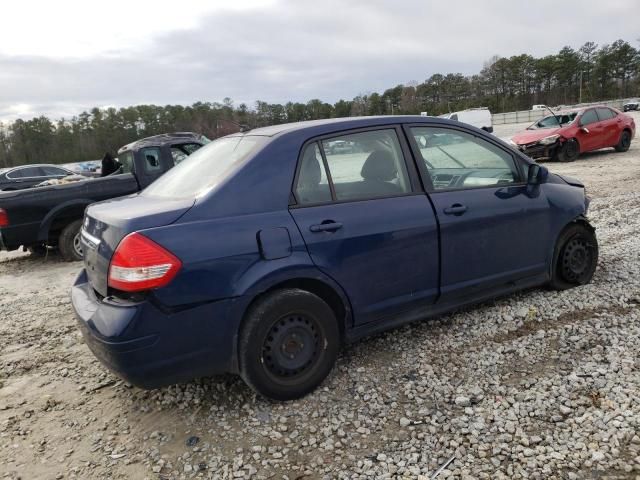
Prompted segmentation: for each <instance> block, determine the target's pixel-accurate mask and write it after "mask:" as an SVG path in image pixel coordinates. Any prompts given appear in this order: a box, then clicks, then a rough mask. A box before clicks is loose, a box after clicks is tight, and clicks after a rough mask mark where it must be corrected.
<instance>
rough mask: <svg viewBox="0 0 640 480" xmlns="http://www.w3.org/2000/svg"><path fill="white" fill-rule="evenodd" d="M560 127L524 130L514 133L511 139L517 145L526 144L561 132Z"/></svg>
mask: <svg viewBox="0 0 640 480" xmlns="http://www.w3.org/2000/svg"><path fill="white" fill-rule="evenodd" d="M562 130H563V129H562V128H536V129H535V130H524V131H523V132H519V133H516V134H515V135H514V136H513V137H511V140H512V141H513V142H514V143H516V144H517V145H528V144H529V143H534V142H538V141H540V140H542V139H543V138H544V137H548V136H549V135H555V134H557V133H562Z"/></svg>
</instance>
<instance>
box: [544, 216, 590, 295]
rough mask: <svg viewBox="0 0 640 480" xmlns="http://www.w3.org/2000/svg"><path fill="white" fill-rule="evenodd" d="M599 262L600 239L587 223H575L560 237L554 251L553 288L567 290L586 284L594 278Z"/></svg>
mask: <svg viewBox="0 0 640 480" xmlns="http://www.w3.org/2000/svg"><path fill="white" fill-rule="evenodd" d="M597 263H598V240H597V239H596V235H595V233H594V231H593V230H592V229H591V228H590V227H588V226H587V225H584V224H581V223H575V224H572V225H570V226H569V227H567V228H566V229H565V230H564V231H563V232H562V233H561V234H560V237H559V238H558V242H557V244H556V250H555V253H554V262H553V272H552V275H551V283H550V286H551V288H554V289H556V290H566V289H568V288H572V287H575V286H578V285H586V284H587V283H589V282H590V281H591V279H592V278H593V274H594V273H595V271H596V265H597Z"/></svg>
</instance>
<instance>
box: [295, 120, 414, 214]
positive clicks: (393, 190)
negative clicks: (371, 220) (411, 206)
mask: <svg viewBox="0 0 640 480" xmlns="http://www.w3.org/2000/svg"><path fill="white" fill-rule="evenodd" d="M320 144H321V150H317V148H318V147H317V144H315V143H314V144H311V145H309V146H308V147H307V149H306V150H305V152H304V153H303V161H302V163H301V168H300V173H299V177H298V183H297V187H296V189H297V191H298V192H299V191H301V189H309V188H314V189H318V188H320V189H322V190H323V192H324V193H323V194H322V195H323V197H322V198H323V200H317V201H309V200H308V199H305V198H304V197H302V196H300V195H298V201H299V202H300V203H301V204H309V203H317V202H319V201H329V200H334V201H348V200H364V199H372V198H380V197H390V196H397V195H402V194H406V193H409V192H410V191H411V186H410V183H409V177H408V175H407V168H406V165H405V160H404V156H403V155H402V149H401V148H400V142H399V141H398V136H397V134H396V131H395V130H393V129H389V130H374V131H370V132H362V133H353V134H349V135H343V136H339V137H334V138H330V139H327V140H322V141H321V142H320ZM309 150H312V151H313V152H315V156H316V158H317V155H318V154H320V155H322V153H324V160H326V164H325V165H321V167H325V168H328V173H327V174H326V177H327V179H328V183H329V185H330V186H329V188H330V192H331V193H332V195H331V198H329V197H327V195H326V188H325V187H324V186H323V185H322V183H321V182H322V178H323V176H322V172H321V175H320V177H318V175H317V169H315V173H314V174H313V175H315V176H312V173H313V170H312V169H305V170H303V169H302V166H303V165H305V164H306V162H305V159H307V158H312V157H313V156H314V154H311V153H308V151H309ZM321 170H322V168H321ZM318 178H320V180H318ZM314 198H315V197H314Z"/></svg>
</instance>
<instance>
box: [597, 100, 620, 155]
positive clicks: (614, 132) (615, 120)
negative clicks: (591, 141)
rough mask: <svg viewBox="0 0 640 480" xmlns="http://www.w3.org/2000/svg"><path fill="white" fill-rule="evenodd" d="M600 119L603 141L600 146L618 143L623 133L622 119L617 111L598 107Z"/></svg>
mask: <svg viewBox="0 0 640 480" xmlns="http://www.w3.org/2000/svg"><path fill="white" fill-rule="evenodd" d="M596 113H597V114H598V119H599V120H600V123H601V124H602V132H603V141H602V146H601V147H600V148H605V147H611V146H613V145H616V144H617V143H618V141H619V140H620V134H621V133H622V120H621V119H620V118H619V117H618V115H617V114H616V112H614V111H613V110H611V109H610V108H607V107H598V108H596Z"/></svg>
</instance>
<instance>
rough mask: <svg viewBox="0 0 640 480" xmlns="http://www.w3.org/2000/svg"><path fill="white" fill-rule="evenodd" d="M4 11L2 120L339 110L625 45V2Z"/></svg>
mask: <svg viewBox="0 0 640 480" xmlns="http://www.w3.org/2000/svg"><path fill="white" fill-rule="evenodd" d="M161 5H163V2H159V1H156V2H152V1H149V2H146V1H145V2H142V1H136V0H109V1H107V2H99V3H98V2H92V1H86V0H81V1H80V0H78V1H75V0H59V1H55V2H53V1H47V2H45V1H34V0H20V1H8V2H7V1H5V2H2V27H1V28H0V121H10V120H13V119H15V118H25V119H27V118H31V117H33V116H36V115H40V114H45V115H48V116H50V117H52V118H60V117H62V116H65V117H71V116H73V115H77V114H78V113H80V112H81V111H82V110H85V109H88V108H91V107H93V106H100V107H105V106H116V107H120V106H128V105H134V104H141V103H155V104H159V105H166V104H191V103H193V102H195V101H199V100H200V101H211V102H213V101H221V100H222V99H223V98H224V97H230V98H232V99H233V100H234V102H235V104H236V105H237V104H239V103H241V102H246V103H247V104H249V105H250V106H253V104H254V101H255V100H264V101H267V102H270V103H271V102H286V101H289V100H293V101H307V100H309V99H312V98H320V99H322V100H324V101H328V102H335V101H336V100H339V99H340V98H344V99H351V98H353V97H354V96H356V95H358V94H359V93H366V92H372V91H382V90H384V89H386V88H389V87H392V86H394V85H397V84H399V83H406V82H409V81H412V80H415V81H424V80H425V79H426V78H428V77H429V76H430V75H432V74H433V73H438V72H441V73H448V72H461V73H464V74H472V73H477V72H478V71H479V70H480V69H481V68H482V66H483V63H484V62H485V61H486V60H487V59H489V58H490V57H492V56H493V55H500V56H510V55H514V54H520V53H525V52H526V53H529V54H532V55H534V56H541V55H546V54H552V53H557V51H558V50H560V48H562V47H563V46H564V45H571V46H573V47H574V48H578V47H579V46H581V45H582V44H583V43H584V42H586V41H589V40H592V41H595V42H596V43H598V44H605V43H611V42H613V41H615V40H617V39H618V38H623V39H625V40H627V41H629V42H631V43H632V44H633V45H634V46H635V47H637V46H638V42H637V38H638V37H640V27H638V13H637V10H636V9H635V6H633V2H629V1H628V0H607V1H601V0H598V1H595V0H579V1H574V0H565V1H562V2H558V1H554V0H537V1H535V2H528V1H527V2H520V1H513V0H485V1H482V2H480V1H477V0H447V1H441V0H439V1H429V0H396V1H393V0H388V1H382V0H342V1H335V0H322V1H318V0H311V1H307V0H289V1H284V0H283V1H278V0H246V1H245V0H233V1H229V0H227V1H224V2H222V1H215V0H206V1H200V0H180V1H173V2H167V3H166V6H161Z"/></svg>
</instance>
